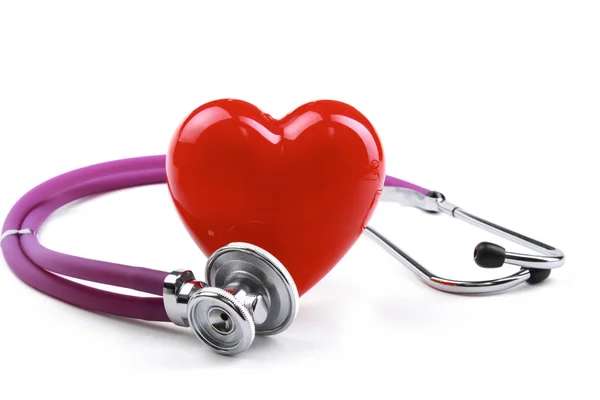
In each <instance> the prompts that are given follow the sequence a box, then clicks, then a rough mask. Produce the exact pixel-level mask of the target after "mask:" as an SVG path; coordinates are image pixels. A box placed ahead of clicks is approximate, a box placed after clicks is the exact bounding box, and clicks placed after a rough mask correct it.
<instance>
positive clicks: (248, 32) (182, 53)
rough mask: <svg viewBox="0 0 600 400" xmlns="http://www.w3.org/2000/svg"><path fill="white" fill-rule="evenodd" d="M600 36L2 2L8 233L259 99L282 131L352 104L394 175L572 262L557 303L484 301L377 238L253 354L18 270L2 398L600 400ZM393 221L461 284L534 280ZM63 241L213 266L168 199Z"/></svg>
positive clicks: (428, 17) (78, 217)
mask: <svg viewBox="0 0 600 400" xmlns="http://www.w3.org/2000/svg"><path fill="white" fill-rule="evenodd" d="M599 21H600V9H599V5H598V3H597V2H594V1H588V2H584V1H573V0H571V1H523V0H519V1H502V2H493V3H491V2H480V1H452V2H449V1H437V2H434V1H420V2H400V1H386V2H383V1H381V2H377V1H367V0H363V1H359V2H351V1H345V2H341V1H340V2H333V1H307V0H305V1H298V2H296V1H294V2H292V1H278V2H275V1H274V2H271V3H267V2H261V1H248V2H231V1H210V2H209V1H204V2H202V1H195V2H189V3H183V2H162V4H160V5H159V4H158V2H127V1H107V0H105V1H102V2H95V4H94V5H92V4H91V3H89V2H64V1H49V2H42V1H40V2H31V1H20V2H16V1H15V2H10V1H3V2H1V6H0V171H1V172H0V174H1V177H2V181H1V182H2V189H1V196H0V212H2V213H4V215H5V214H6V213H8V211H9V209H10V207H11V206H12V204H13V203H14V202H16V201H17V200H18V198H19V197H20V196H21V195H22V194H24V193H25V192H26V191H27V190H29V189H30V188H32V187H33V186H35V185H37V184H38V183H41V182H42V181H44V180H46V179H48V178H51V177H53V176H55V175H57V174H60V173H62V172H66V171H68V170H71V169H74V168H78V167H82V166H85V165H88V164H91V163H96V162H102V161H108V160H112V159H118V158H123V157H132V156H141V155H149V154H161V153H164V152H165V151H166V149H167V145H168V142H169V140H170V138H171V135H172V133H173V132H174V130H175V128H176V127H177V125H178V124H179V123H180V122H181V120H182V119H183V118H185V117H186V116H187V114H188V113H189V112H190V111H192V110H193V109H194V108H196V107H197V106H199V105H201V104H203V103H204V102H207V101H210V100H213V99H216V98H223V97H234V98H240V99H244V100H247V101H250V102H252V103H254V104H256V105H257V106H258V107H260V108H261V109H263V110H264V111H266V112H269V113H270V114H272V115H273V116H278V117H281V116H283V115H285V114H286V113H288V112H290V111H291V110H293V109H294V108H296V107H297V106H299V105H300V104H302V103H304V102H307V101H311V100H315V99H320V98H329V99H336V100H341V101H344V102H347V103H350V104H352V105H353V106H355V107H356V108H358V109H359V110H361V111H362V112H363V113H364V114H365V115H366V116H367V117H368V118H369V119H370V120H371V122H372V123H373V124H374V125H375V127H376V129H377V130H378V132H379V134H380V137H381V140H382V142H383V144H384V148H385V151H386V157H387V173H388V174H391V175H394V176H398V177H402V178H404V179H407V180H410V181H414V182H416V183H419V184H421V185H424V186H426V187H429V188H431V189H436V190H439V191H442V192H444V193H445V194H446V196H447V197H448V198H449V200H451V201H452V202H454V203H456V204H457V205H460V206H462V207H463V208H465V209H467V210H469V211H472V212H474V213H476V214H480V215H481V216H483V217H484V218H488V219H490V220H492V221H495V222H498V223H500V224H503V225H506V226H508V227H510V228H511V229H515V230H517V231H519V232H523V233H525V234H527V235H530V236H533V237H535V238H538V239H540V240H542V241H547V242H548V243H550V244H552V245H556V246H557V247H559V248H561V249H562V250H564V251H565V253H566V255H567V263H566V265H565V267H564V268H561V269H560V270H556V271H555V272H554V273H553V274H552V276H551V278H550V280H549V281H547V282H546V283H544V284H543V285H541V286H537V287H533V286H528V285H524V286H521V287H519V288H517V289H515V290H513V291H511V292H507V293H505V294H501V295H495V296H485V297H465V296H456V295H450V294H445V293H441V292H436V291H434V290H432V289H430V288H428V287H426V286H424V285H423V284H422V283H421V282H419V281H418V280H417V279H416V278H415V277H414V276H413V275H412V274H411V273H410V272H409V271H408V270H406V269H405V268H404V267H402V266H401V265H399V264H398V263H397V262H396V261H395V260H393V259H392V258H391V257H390V256H388V255H387V254H386V253H385V252H383V251H381V250H380V249H378V248H377V247H376V245H375V244H373V243H372V242H370V241H369V240H368V239H367V238H361V239H360V240H359V241H358V242H357V243H356V245H355V246H354V247H353V248H352V250H351V251H350V252H349V253H348V254H347V256H346V257H345V258H344V259H343V260H342V261H341V262H340V263H339V264H338V265H337V267H336V268H335V269H334V270H333V271H332V272H331V273H330V274H329V275H328V276H327V277H326V278H325V279H324V280H322V281H321V282H320V283H319V284H318V285H317V286H316V287H315V288H314V289H313V290H311V291H310V292H309V293H308V294H306V295H305V296H304V297H303V298H302V299H301V309H300V313H299V315H298V318H297V320H296V321H295V322H294V324H293V325H292V327H291V328H290V329H289V330H287V331H285V332H284V333H282V334H281V335H279V336H277V337H273V338H269V339H260V338H259V339H257V340H256V342H255V343H254V345H253V346H252V348H251V349H250V350H248V351H247V352H246V353H244V354H242V355H241V356H239V357H236V358H227V357H222V356H217V355H215V354H213V353H211V352H210V351H209V350H208V349H207V348H206V347H204V346H203V345H202V344H201V343H200V342H198V341H197V340H196V339H195V338H194V336H193V335H192V333H191V332H190V331H188V330H186V329H184V328H179V327H175V326H172V325H168V326H167V324H149V323H143V322H136V321H128V320H122V319H117V318H111V317H107V316H102V315H95V314H91V313H88V312H85V311H82V310H79V309H76V308H74V307H71V306H69V305H66V304H64V303H61V302H59V301H56V300H54V299H51V298H49V297H47V296H45V295H43V294H41V293H39V292H37V291H35V290H33V289H31V288H30V287H28V286H26V285H25V284H23V283H21V282H20V281H19V280H18V279H17V278H16V277H15V276H14V275H13V274H12V273H11V272H10V270H9V269H8V268H7V267H6V266H5V265H4V263H3V262H0V264H2V265H0V293H1V298H0V314H1V315H2V323H1V324H2V325H1V327H0V336H1V339H2V341H1V343H2V344H1V345H0V350H1V352H0V382H1V383H2V388H3V389H2V391H3V392H4V393H11V391H10V390H11V389H16V390H18V391H17V392H14V394H15V395H18V396H19V398H22V397H24V398H29V397H32V396H33V395H38V394H39V395H43V396H44V397H45V398H55V396H57V395H60V396H61V398H71V397H76V396H81V397H83V398H90V397H91V398H96V397H100V396H106V395H108V394H110V395H112V396H113V397H111V398H125V397H129V398H152V397H156V398H169V397H172V396H177V397H182V396H185V397H191V396H193V397H196V396H198V398H202V397H204V398H206V396H207V395H209V394H214V395H219V396H221V397H223V396H226V397H232V396H235V397H237V398H271V397H273V398H288V397H290V396H291V397H296V396H298V397H308V396H310V397H314V398H319V396H320V395H323V396H324V395H325V394H328V396H335V398H338V397H339V396H343V395H346V394H347V395H361V396H364V395H371V396H373V395H385V396H386V397H387V398H390V397H391V398H405V399H415V398H423V397H441V398H500V397H505V396H506V397H508V396H510V397H511V398H515V397H516V398H524V397H532V396H536V397H539V398H548V397H550V398H566V397H567V396H568V397H569V398H575V399H585V398H595V399H597V398H598V397H597V396H598V386H597V378H598V376H597V375H598V367H597V366H598V357H599V356H600V354H599V351H598V350H599V347H598V340H599V339H598V337H599V336H598V335H599V333H600V331H599V329H598V310H597V307H598V305H599V304H600V303H599V302H598V294H597V293H598V283H597V281H598V278H600V275H599V273H598V270H599V269H600V265H598V256H597V253H598V246H597V243H598V233H597V232H598V230H597V227H598V222H599V221H598V205H597V201H598V198H599V191H598V175H597V174H598V171H599V168H598V167H599V162H598V152H599V150H600V149H599V146H598V144H597V143H598V141H597V137H598V134H600V23H599ZM372 225H373V226H376V227H378V228H379V229H380V230H382V231H383V232H384V233H385V234H387V235H389V236H390V237H391V238H393V239H394V240H396V241H397V242H398V243H399V244H400V245H401V247H402V248H403V249H405V250H406V251H407V252H408V253H409V254H411V255H412V256H414V257H415V258H417V259H418V260H420V261H421V262H422V263H424V264H425V265H426V266H428V267H430V268H431V269H432V270H433V271H434V272H436V273H439V274H441V275H443V276H447V277H450V278H456V279H461V278H462V279H483V278H491V277H497V276H500V275H501V274H505V273H510V272H513V271H514V270H515V268H510V267H506V268H504V269H503V270H501V271H500V270H492V271H485V270H482V269H480V268H478V267H477V266H476V265H475V264H474V263H473V261H472V258H471V257H472V251H473V246H474V245H475V244H477V243H478V242H480V241H483V240H496V239H494V238H493V237H491V236H490V235H488V234H486V233H484V232H481V231H478V230H476V229H475V228H471V227H469V226H467V225H466V224H464V223H461V222H459V221H456V220H452V219H450V218H447V217H441V216H438V217H435V216H431V215H425V214H423V213H420V212H418V211H417V210H413V209H406V208H401V207H399V206H394V205H389V204H380V206H379V207H378V208H377V211H376V213H375V215H374V217H373V219H372ZM41 240H42V243H44V244H45V245H47V246H48V247H50V248H52V249H56V250H60V251H63V252H69V253H72V254H77V255H81V256H86V257H95V258H100V259H104V260H110V261H118V262H121V263H130V264H134V265H143V266H147V267H154V268H160V269H164V270H172V269H176V268H192V269H194V270H196V271H197V273H198V275H201V273H202V270H203V269H202V267H203V262H204V260H205V258H204V257H203V255H202V254H201V253H200V252H199V250H197V249H196V248H195V246H194V245H193V243H192V241H191V239H189V238H188V236H187V234H186V233H185V231H184V229H183V227H182V225H181V223H180V222H179V220H178V217H177V215H176V213H175V211H174V209H173V207H172V204H171V202H170V198H169V196H168V193H167V190H166V187H165V186H155V187H150V188H142V189H138V190H132V191H125V192H120V193H116V194H111V195H107V196H105V197H101V198H95V199H93V200H90V201H88V202H83V203H79V204H77V205H75V206H72V207H68V208H67V209H64V210H61V211H60V212H59V213H58V214H57V215H56V216H55V217H54V218H52V219H51V220H50V221H49V223H48V224H47V225H46V226H45V229H44V230H43V231H42V233H41ZM498 243H500V244H503V245H506V246H507V247H509V248H510V249H511V250H517V251H518V250H521V249H520V248H519V247H518V246H514V245H510V244H506V242H503V241H498ZM595 254H596V255H595Z"/></svg>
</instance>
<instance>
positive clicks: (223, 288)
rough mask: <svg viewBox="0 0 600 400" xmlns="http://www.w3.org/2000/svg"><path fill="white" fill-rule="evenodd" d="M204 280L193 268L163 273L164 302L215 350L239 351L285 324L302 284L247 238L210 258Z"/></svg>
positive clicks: (293, 313) (179, 320) (172, 314)
mask: <svg viewBox="0 0 600 400" xmlns="http://www.w3.org/2000/svg"><path fill="white" fill-rule="evenodd" d="M205 276H206V283H203V282H200V281H196V280H195V278H194V276H193V274H192V273H191V272H190V271H174V272H173V273H171V274H170V275H169V276H167V278H166V279H165V283H164V293H163V297H164V303H165V309H166V311H167V314H168V315H169V318H170V319H171V321H173V322H174V323H175V324H177V325H181V326H189V327H191V328H192V331H193V332H194V334H195V335H196V336H197V337H198V338H199V339H200V340H202V341H203V342H204V343H206V344H207V345H208V346H209V347H210V348H212V349H213V350H215V351H216V352H217V353H220V354H225V355H234V354H239V353H241V352H243V351H244V350H246V349H247V348H248V347H250V345H251V344H252V342H253V341H254V337H255V335H275V334H277V333H280V332H282V331H284V330H285V329H287V328H288V327H289V326H290V325H291V323H292V322H293V321H294V319H295V317H296V314H297V313H298V297H299V296H298V290H297V288H296V285H295V283H294V280H293V279H292V277H291V275H290V274H289V272H288V271H287V270H286V269H285V267H284V266H283V264H281V262H279V260H277V258H275V257H274V256H273V255H272V254H270V253H268V252H267V251H265V250H264V249H261V248H260V247H257V246H254V245H252V244H249V243H230V244H229V245H227V246H224V247H222V248H220V249H218V250H217V251H215V252H214V253H213V254H212V255H211V257H210V258H209V259H208V261H207V263H206V271H205Z"/></svg>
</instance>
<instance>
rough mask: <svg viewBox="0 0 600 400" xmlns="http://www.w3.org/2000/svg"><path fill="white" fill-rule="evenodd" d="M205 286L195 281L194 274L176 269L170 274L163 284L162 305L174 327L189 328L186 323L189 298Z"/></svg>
mask: <svg viewBox="0 0 600 400" xmlns="http://www.w3.org/2000/svg"><path fill="white" fill-rule="evenodd" d="M204 286H206V284H205V283H204V282H201V281H197V280H196V278H195V277H194V273H193V272H192V271H189V270H183V269H178V270H175V271H173V272H171V273H170V274H169V275H167V277H166V278H165V280H164V283H163V304H164V305H165V311H166V312H167V315H168V316H169V319H170V320H171V321H173V323H174V324H175V325H179V326H190V324H189V321H188V304H189V302H190V300H191V298H192V297H193V296H194V295H195V294H196V292H198V290H200V289H202V288H203V287H204Z"/></svg>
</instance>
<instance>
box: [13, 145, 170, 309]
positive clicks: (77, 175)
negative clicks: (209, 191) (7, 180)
mask: <svg viewBox="0 0 600 400" xmlns="http://www.w3.org/2000/svg"><path fill="white" fill-rule="evenodd" d="M164 163H165V156H150V157H140V158H135V159H126V160H120V161H112V162H108V163H102V164H97V165H93V166H89V167H85V168H81V169H78V170H75V171H72V172H68V173H66V174H63V175H60V176H58V177H56V178H53V179H50V180H49V181H47V182H45V183H42V184H41V185H39V186H37V187H36V188H34V189H32V190H31V191H29V192H28V193H27V194H26V195H25V196H23V197H22V198H21V199H20V200H19V201H18V202H17V203H16V204H15V205H14V206H13V208H12V209H11V211H10V212H9V214H8V216H7V218H6V220H5V222H4V226H3V230H2V231H3V232H5V231H7V230H9V229H25V228H27V227H26V226H25V225H23V221H24V220H25V219H26V217H27V215H28V213H29V212H30V211H31V210H32V209H34V208H35V207H36V206H38V205H39V204H40V203H43V202H44V201H46V200H48V198H50V197H52V196H54V195H56V187H67V186H71V187H72V186H76V185H79V184H81V183H82V182H85V181H86V180H90V179H95V178H96V177H98V176H103V175H109V174H114V173H119V172H124V171H135V170H143V169H156V168H162V169H164V165H165V164H164ZM24 236H27V235H24ZM24 236H23V237H18V236H8V237H6V238H5V239H4V240H3V241H2V252H3V254H4V258H5V260H6V262H7V264H8V265H9V267H10V268H11V270H12V271H13V273H15V275H16V276H17V277H19V278H20V279H21V280H22V281H24V282H25V283H27V284H28V285H30V286H32V287H34V288H36V289H38V290H40V291H42V292H44V293H46V294H48V295H50V296H52V297H55V298H57V299H60V300H62V301H65V302H67V303H70V304H73V305H75V306H78V307H80V308H83V309H87V310H90V311H94V312H99V313H104V314H112V315H116V316H121V317H128V318H137V319H143V320H150V321H169V318H168V316H167V315H166V312H165V310H164V305H163V301H162V298H159V297H158V298H157V297H135V296H128V295H122V294H117V293H113V292H107V291H104V290H99V289H95V288H92V287H89V286H86V285H81V284H78V283H76V282H72V281H70V280H68V279H65V278H61V277H59V276H57V275H54V274H52V273H50V272H48V271H46V270H45V269H43V268H42V267H40V266H38V265H36V264H34V263H33V262H32V261H31V260H30V259H29V258H28V257H27V255H26V254H25V253H24V252H23V249H22V247H21V243H20V240H22V239H23V238H24Z"/></svg>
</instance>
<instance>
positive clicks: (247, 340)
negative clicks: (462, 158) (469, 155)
mask: <svg viewBox="0 0 600 400" xmlns="http://www.w3.org/2000/svg"><path fill="white" fill-rule="evenodd" d="M165 182H166V173H165V156H150V157H141V158H132V159H125V160H119V161H112V162H107V163H102V164H97V165H92V166H88V167H85V168H82V169H78V170H74V171H72V172H68V173H66V174H63V175H60V176H58V177H55V178H53V179H51V180H49V181H47V182H45V183H42V184H41V185H39V186H37V187H36V188H34V189H32V190H31V191H30V192H28V193H27V194H26V195H25V196H23V197H22V198H21V199H20V200H19V201H18V202H17V203H16V204H15V205H14V207H13V208H12V209H11V211H10V213H9V214H8V216H7V218H6V221H5V223H4V226H3V234H2V236H1V242H0V243H1V246H2V251H3V253H4V257H5V259H6V262H7V264H8V265H9V267H10V268H11V269H12V271H13V272H14V273H15V274H16V275H17V276H18V277H19V278H20V279H21V280H22V281H24V282H25V283H27V284H28V285H30V286H32V287H34V288H36V289H38V290H40V291H42V292H44V293H46V294H48V295H50V296H52V297H55V298H57V299H59V300H62V301H64V302H67V303H70V304H73V305H75V306H77V307H80V308H82V309H86V310H89V311H92V312H97V313H103V314H110V315H115V316H120V317H126V318H136V319H141V320H147V321H167V322H168V321H170V322H173V323H175V324H176V325H180V326H189V327H191V329H192V330H193V332H194V334H195V335H196V336H197V337H198V338H199V339H201V340H202V341H203V342H204V343H206V344H207V345H208V346H209V347H210V348H212V349H213V350H215V351H217V352H218V353H221V354H228V355H232V354H238V353H240V352H242V351H244V350H245V349H246V348H248V347H249V346H250V345H251V344H252V342H253V340H254V337H255V335H274V334H277V333H280V332H282V331H283V330H285V329H286V328H287V327H289V326H290V324H291V323H292V322H293V320H294V318H295V317H296V314H297V312H298V304H299V299H298V297H299V296H298V290H297V288H296V285H295V283H294V279H293V277H292V276H291V275H290V273H289V272H288V271H287V270H286V268H285V267H284V266H283V265H282V264H281V263H280V262H279V261H278V260H277V258H276V257H274V256H273V255H272V254H270V253H269V252H268V251H267V250H266V249H262V248H259V247H257V246H254V245H253V244H251V243H230V244H228V245H226V246H224V247H222V248H220V249H218V250H217V251H215V252H214V253H213V254H212V255H211V256H210V257H209V259H208V261H207V263H206V268H205V276H204V281H200V280H198V279H197V278H196V277H195V276H194V274H193V273H192V271H190V270H176V271H173V272H171V273H167V272H164V271H159V270H154V269H148V268H141V267H134V266H129V265H122V264H116V263H111V262H105V261H98V260H91V259H86V258H81V257H76V256H71V255H67V254H62V253H59V252H55V251H52V250H50V249H47V248H46V247H44V246H43V245H42V244H41V243H40V242H39V241H38V238H37V236H36V233H37V232H38V231H39V229H40V227H41V226H42V224H43V223H44V221H45V220H46V219H47V218H48V217H49V216H50V215H51V214H52V213H53V212H54V211H56V210H57V209H59V208H60V207H62V206H64V205H66V204H68V203H71V202H73V201H75V200H77V199H80V198H84V197H87V196H91V195H96V194H101V193H106V192H109V191H114V190H119V189H125V188H129V187H134V186H142V185H152V184H162V183H165ZM381 200H382V201H392V202H396V203H399V204H401V205H404V206H411V207H417V208H419V209H422V210H425V211H429V212H434V213H440V212H441V213H444V214H447V215H450V216H453V217H455V218H458V219H460V220H463V221H466V222H468V223H469V224H472V225H475V226H477V227H480V228H483V229H485V230H487V231H490V232H492V233H494V234H497V235H499V236H502V237H504V238H506V239H509V240H511V241H513V242H515V243H518V244H521V245H524V246H526V247H528V248H530V249H532V250H533V251H536V252H538V253H540V255H530V254H519V253H511V252H506V251H505V250H504V249H503V248H502V247H500V246H498V245H496V244H493V243H480V244H479V245H478V246H477V247H476V248H475V252H474V259H475V262H476V263H477V265H479V266H481V267H484V268H498V267H501V266H502V265H504V264H512V265H517V266H520V267H521V269H520V270H519V271H518V272H517V273H514V274H512V275H509V276H506V277H503V278H498V279H492V280H485V281H459V280H452V279H447V278H442V277H440V276H437V275H435V274H433V273H431V272H430V271H429V270H427V269H426V268H425V267H423V266H422V265H421V264H419V263H418V262H417V261H416V260H414V259H413V258H411V257H410V256H409V255H408V254H406V253H405V252H404V251H402V250H401V249H400V248H398V247H397V246H396V245H394V244H393V243H392V242H391V241H390V240H389V239H387V238H386V237H384V236H383V235H382V234H380V233H379V232H377V231H376V230H375V229H373V228H371V227H366V229H365V230H364V233H365V234H366V235H367V236H368V237H370V238H371V239H373V240H375V242H377V243H378V244H380V245H381V246H382V247H383V248H384V249H386V250H387V251H388V252H389V253H390V254H391V255H392V256H394V257H395V258H396V259H397V260H398V261H400V262H401V263H402V264H403V265H405V266H406V267H408V268H409V269H410V270H411V271H413V272H414V273H415V274H416V275H417V276H418V277H419V278H421V279H422V280H423V281H424V282H425V283H426V284H428V285H429V286H431V287H433V288H435V289H438V290H441V291H444V292H450V293H463V294H482V293H495V292H501V291H504V290H507V289H509V288H512V287H515V286H517V285H519V284H521V283H524V282H528V283H530V284H537V283H540V282H542V281H544V280H545V279H546V278H548V276H549V275H550V271H551V270H552V269H554V268H558V267H560V266H562V265H563V264H564V255H563V253H562V252H561V251H560V250H558V249H556V248H554V247H552V246H549V245H546V244H544V243H541V242H539V241H537V240H535V239H531V238H528V237H526V236H524V235H521V234H519V233H516V232H513V231H511V230H509V229H506V228H503V227H501V226H499V225H496V224H493V223H491V222H488V221H486V220H483V219H481V218H478V217H476V216H474V215H472V214H469V213H467V212H466V211H464V210H462V209H461V208H459V207H457V206H455V205H453V204H452V203H450V202H448V201H447V200H446V198H445V197H444V196H443V195H442V194H441V193H439V192H435V191H430V190H427V189H424V188H422V187H420V186H417V185H414V184H411V183H409V182H406V181H403V180H400V179H397V178H393V177H390V176H387V177H386V178H385V187H384V190H383V194H382V197H381ZM57 274H58V275H57ZM59 275H64V276H67V277H71V278H77V279H82V280H86V281H91V282H96V283H101V284H106V285H111V286H118V287H123V288H129V289H133V290H137V291H140V292H145V293H149V294H151V295H154V296H152V297H136V296H129V295H124V294H118V293H114V292H109V291H105V290H101V289H96V288H92V287H89V286H86V285H82V284H80V283H76V282H74V281H71V280H69V279H66V278H63V277H61V276H59Z"/></svg>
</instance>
